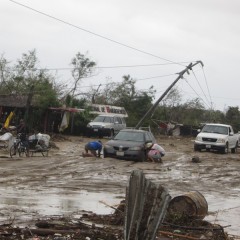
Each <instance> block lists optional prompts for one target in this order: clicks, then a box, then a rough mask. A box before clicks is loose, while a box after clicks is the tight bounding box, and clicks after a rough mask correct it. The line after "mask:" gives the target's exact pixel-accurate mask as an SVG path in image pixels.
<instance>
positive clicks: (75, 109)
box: [48, 107, 85, 112]
mask: <svg viewBox="0 0 240 240" xmlns="http://www.w3.org/2000/svg"><path fill="white" fill-rule="evenodd" d="M48 109H50V110H54V111H60V112H65V111H66V112H83V111H85V110H84V109H81V108H67V107H49V108H48Z"/></svg>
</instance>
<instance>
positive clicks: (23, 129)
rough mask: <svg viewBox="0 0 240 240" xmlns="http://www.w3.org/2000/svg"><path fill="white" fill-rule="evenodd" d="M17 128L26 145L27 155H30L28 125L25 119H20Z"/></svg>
mask: <svg viewBox="0 0 240 240" xmlns="http://www.w3.org/2000/svg"><path fill="white" fill-rule="evenodd" d="M16 130H17V134H18V135H19V138H20V140H21V142H22V143H23V145H24V147H26V150H27V156H29V143H28V127H27V126H26V124H25V121H24V120H23V119H20V123H19V125H18V126H17V128H16Z"/></svg>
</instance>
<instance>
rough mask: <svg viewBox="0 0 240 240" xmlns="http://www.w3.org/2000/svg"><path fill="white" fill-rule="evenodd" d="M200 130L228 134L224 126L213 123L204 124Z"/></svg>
mask: <svg viewBox="0 0 240 240" xmlns="http://www.w3.org/2000/svg"><path fill="white" fill-rule="evenodd" d="M202 132H205V133H218V134H225V135H227V134H228V128H227V127H224V126H215V125H205V126H204V127H203V129H202Z"/></svg>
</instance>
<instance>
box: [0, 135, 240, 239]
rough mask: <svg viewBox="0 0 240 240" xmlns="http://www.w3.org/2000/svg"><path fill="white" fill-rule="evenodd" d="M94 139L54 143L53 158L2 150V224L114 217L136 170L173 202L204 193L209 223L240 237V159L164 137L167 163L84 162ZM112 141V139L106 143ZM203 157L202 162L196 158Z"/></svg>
mask: <svg viewBox="0 0 240 240" xmlns="http://www.w3.org/2000/svg"><path fill="white" fill-rule="evenodd" d="M90 140H93V139H88V138H82V137H65V138H64V139H61V141H60V140H57V139H56V140H54V143H55V144H56V146H57V147H58V148H59V149H57V148H53V149H51V150H50V152H49V156H48V157H42V156H41V155H40V154H39V155H37V154H36V155H34V156H33V157H29V158H27V157H21V158H20V157H18V156H16V157H13V158H10V157H9V155H8V152H7V150H1V151H0V222H1V223H7V222H12V221H14V222H15V223H16V224H23V225H24V224H25V225H26V224H28V225H30V224H31V222H33V220H36V219H39V218H44V217H47V216H56V215H57V216H62V215H65V216H75V217H76V216H78V215H81V213H82V212H84V211H92V212H95V213H98V214H109V213H112V212H113V211H114V210H113V209H112V208H111V207H109V206H115V205H117V204H118V203H120V201H121V200H122V199H124V198H125V191H126V186H127V184H128V180H129V176H130V174H131V172H132V170H135V169H139V170H142V171H143V172H144V174H145V175H146V178H149V179H151V180H152V181H154V182H156V183H159V184H161V185H163V186H164V187H166V188H167V189H168V191H169V193H170V195H171V196H172V197H175V196H178V195H182V194H184V193H187V192H189V191H195V190H196V191H199V192H200V193H202V195H203V196H204V197H205V198H206V200H207V203H208V215H207V216H206V218H205V219H206V220H208V221H210V222H211V223H217V224H220V225H222V226H223V227H225V231H226V232H228V233H230V234H234V235H240V174H239V169H240V154H239V153H236V154H232V153H229V154H219V153H214V152H194V151H193V142H192V138H183V137H178V138H177V137H165V136H159V137H158V142H159V143H160V144H161V145H162V146H163V147H164V148H165V150H166V156H165V157H164V158H163V163H162V164H159V163H150V162H144V163H140V162H138V163H136V162H133V161H124V160H117V159H112V158H105V159H103V158H100V159H96V158H82V157H81V153H82V151H83V149H84V145H85V144H86V143H87V142H88V141H90ZM103 141H104V142H105V141H107V139H103ZM239 152H240V149H239ZM194 156H198V157H199V158H200V162H199V163H194V162H193V161H192V158H193V157H194Z"/></svg>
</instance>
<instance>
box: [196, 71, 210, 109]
mask: <svg viewBox="0 0 240 240" xmlns="http://www.w3.org/2000/svg"><path fill="white" fill-rule="evenodd" d="M192 73H193V76H194V78H195V79H196V81H197V83H198V86H199V87H200V89H201V91H202V93H203V95H204V96H205V98H206V100H207V101H209V100H208V98H207V96H206V94H205V92H204V91H203V88H202V87H201V85H200V82H199V81H198V78H197V76H196V74H195V72H194V71H193V70H192ZM210 106H211V101H210Z"/></svg>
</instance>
